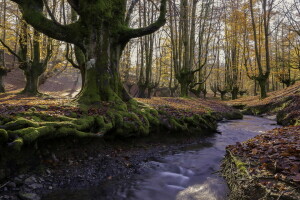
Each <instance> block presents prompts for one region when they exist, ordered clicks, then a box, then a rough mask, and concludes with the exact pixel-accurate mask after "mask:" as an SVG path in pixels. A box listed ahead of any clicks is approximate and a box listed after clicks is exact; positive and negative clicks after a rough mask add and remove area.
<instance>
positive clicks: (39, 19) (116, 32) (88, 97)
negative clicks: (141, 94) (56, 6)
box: [12, 0, 166, 105]
mask: <svg viewBox="0 0 300 200" xmlns="http://www.w3.org/2000/svg"><path fill="white" fill-rule="evenodd" d="M12 1H14V2H15V3H17V4H18V5H19V6H20V8H21V11H22V14H23V17H24V19H25V20H26V21H27V22H28V23H29V24H31V25H32V26H33V27H34V28H35V29H37V30H38V31H40V32H42V33H44V34H46V35H48V36H49V37H52V38H54V39H57V40H61V41H65V42H68V43H71V44H74V45H76V46H78V47H79V48H80V49H81V50H82V52H83V53H84V55H85V58H86V80H85V82H86V84H85V86H84V88H83V91H82V93H81V95H80V97H79V102H80V103H81V104H85V105H91V104H95V103H97V102H100V101H112V102H117V101H122V102H123V101H127V100H130V99H131V97H130V96H129V94H128V93H127V91H126V90H125V88H124V86H123V84H122V82H121V79H120V74H119V63H120V58H121V55H122V52H123V50H124V48H125V46H126V44H127V43H128V42H129V41H130V39H132V38H137V37H141V36H145V35H148V34H151V33H154V32H155V31H157V30H158V29H159V28H160V27H161V26H163V25H164V24H165V21H166V20H165V15H166V0H161V6H160V15H159V17H158V19H157V20H156V21H155V22H154V23H152V24H150V25H148V26H146V27H143V28H137V29H134V28H129V27H128V21H129V18H130V15H131V13H130V12H128V13H127V15H126V6H127V1H126V0H93V1H86V0H68V4H69V5H70V6H71V7H72V9H74V11H75V12H76V13H77V14H78V15H79V19H78V20H77V21H76V22H73V23H70V24H67V25H62V24H60V23H58V22H57V20H55V16H53V15H51V14H50V16H52V17H51V19H48V18H47V17H46V16H45V15H44V14H43V8H44V6H45V4H44V2H45V1H43V0H26V1H25V0H12Z"/></svg>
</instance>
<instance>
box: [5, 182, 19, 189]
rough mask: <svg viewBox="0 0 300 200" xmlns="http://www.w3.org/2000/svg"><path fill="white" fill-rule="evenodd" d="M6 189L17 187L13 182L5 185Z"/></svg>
mask: <svg viewBox="0 0 300 200" xmlns="http://www.w3.org/2000/svg"><path fill="white" fill-rule="evenodd" d="M7 187H10V188H15V187H17V184H16V183H14V182H9V183H7Z"/></svg>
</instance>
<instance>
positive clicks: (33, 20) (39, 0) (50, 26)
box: [11, 0, 83, 47]
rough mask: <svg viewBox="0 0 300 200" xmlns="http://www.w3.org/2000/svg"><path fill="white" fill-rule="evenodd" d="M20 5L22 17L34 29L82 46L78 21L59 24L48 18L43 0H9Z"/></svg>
mask: <svg viewBox="0 0 300 200" xmlns="http://www.w3.org/2000/svg"><path fill="white" fill-rule="evenodd" d="M11 1H13V2H15V3H17V4H18V5H19V6H20V9H21V12H22V14H23V18H24V19H25V20H26V22H27V23H29V24H30V25H32V26H33V27H34V28H35V29H36V30H38V31H40V32H42V33H44V34H45V35H47V36H49V37H52V38H54V39H57V40H61V41H65V42H68V43H73V44H76V45H77V46H80V47H83V44H82V40H81V39H80V38H81V37H80V31H78V30H79V28H78V26H79V23H78V22H74V23H72V24H69V25H61V24H57V23H55V22H54V21H53V20H50V19H48V18H47V17H46V16H44V14H43V7H44V2H43V0H11Z"/></svg>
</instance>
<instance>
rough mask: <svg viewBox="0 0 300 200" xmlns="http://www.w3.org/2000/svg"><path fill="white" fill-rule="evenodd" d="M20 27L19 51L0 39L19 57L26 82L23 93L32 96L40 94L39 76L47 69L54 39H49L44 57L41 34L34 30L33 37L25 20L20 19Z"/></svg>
mask: <svg viewBox="0 0 300 200" xmlns="http://www.w3.org/2000/svg"><path fill="white" fill-rule="evenodd" d="M20 29H21V30H20V38H19V46H20V51H19V53H16V52H15V51H14V50H12V49H11V48H10V47H9V46H8V45H7V44H5V42H4V41H2V40H0V42H1V43H2V45H3V46H4V47H5V48H6V49H7V50H8V51H9V52H10V53H11V54H12V55H14V56H15V57H17V58H18V61H19V63H20V65H19V68H20V69H21V70H23V72H24V75H25V78H26V84H25V88H24V90H23V91H22V92H21V93H23V94H26V95H30V96H35V95H39V94H40V93H39V91H38V87H39V78H40V76H41V75H42V74H43V73H44V72H45V70H46V69H47V64H48V62H49V60H50V58H51V55H52V45H51V43H52V40H51V39H49V38H48V39H47V42H46V43H47V44H46V55H45V57H44V59H42V58H41V56H42V55H41V54H42V52H41V39H42V38H41V34H40V33H39V32H38V31H37V30H33V37H32V38H31V35H30V34H29V27H28V24H27V23H26V22H25V21H24V20H21V21H20ZM30 44H32V46H30ZM30 50H31V51H30Z"/></svg>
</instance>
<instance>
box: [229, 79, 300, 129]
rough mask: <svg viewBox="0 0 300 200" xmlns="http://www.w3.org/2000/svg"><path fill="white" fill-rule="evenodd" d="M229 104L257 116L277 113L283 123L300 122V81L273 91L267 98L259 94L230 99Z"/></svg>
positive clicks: (292, 123)
mask: <svg viewBox="0 0 300 200" xmlns="http://www.w3.org/2000/svg"><path fill="white" fill-rule="evenodd" d="M228 105H230V106H232V107H234V108H237V109H241V110H242V112H243V114H250V115H256V116H262V115H276V116H277V122H278V123H279V124H281V125H284V126H288V125H299V124H300V83H296V84H295V85H293V86H290V87H288V88H285V89H283V90H280V91H276V92H271V93H269V94H268V97H267V98H265V99H259V97H258V96H251V97H245V98H241V99H237V100H233V101H229V102H228Z"/></svg>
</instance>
